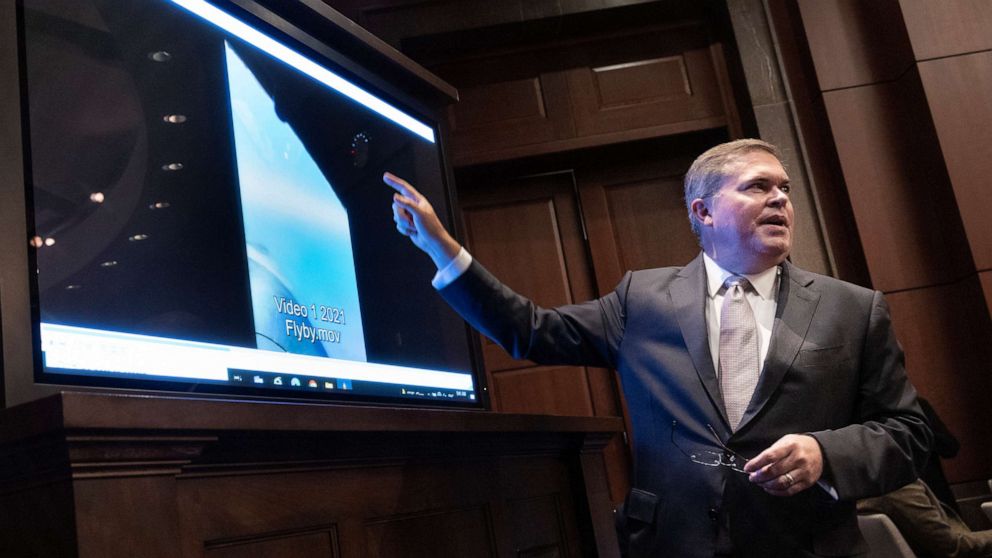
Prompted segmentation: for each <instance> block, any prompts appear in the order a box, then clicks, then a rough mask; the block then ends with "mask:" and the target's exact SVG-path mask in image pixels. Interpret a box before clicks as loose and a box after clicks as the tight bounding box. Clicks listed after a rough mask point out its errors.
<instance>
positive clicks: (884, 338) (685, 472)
mask: <svg viewBox="0 0 992 558" xmlns="http://www.w3.org/2000/svg"><path fill="white" fill-rule="evenodd" d="M705 273H706V272H705V267H704V265H703V261H702V255H700V257H697V258H696V259H695V260H693V261H692V262H691V263H690V264H689V265H687V266H685V267H683V268H674V267H673V268H661V269H650V270H644V271H636V272H628V273H627V274H626V275H625V276H624V278H623V280H621V281H620V284H619V285H618V286H617V288H616V289H615V290H614V291H613V292H611V293H610V294H608V295H606V296H604V297H602V298H600V299H598V300H594V301H590V302H586V303H582V304H574V305H568V306H564V307H559V308H556V309H550V310H549V309H543V308H540V307H537V306H536V305H534V304H533V303H532V302H531V301H529V300H527V299H526V298H524V297H521V296H519V295H517V294H516V293H514V292H513V291H511V290H510V289H509V288H507V287H505V286H504V285H502V284H501V283H499V282H498V281H497V280H496V279H495V278H494V277H493V276H492V275H491V274H489V273H488V272H487V271H486V270H485V269H484V268H483V267H482V266H481V265H480V264H479V263H478V262H474V263H473V264H472V266H471V268H470V269H469V270H468V271H466V272H465V274H463V275H462V276H460V277H459V278H458V279H456V280H455V281H454V282H452V283H451V284H450V285H448V286H446V287H445V288H443V289H442V290H441V295H442V296H443V297H444V298H445V299H446V300H447V301H448V302H449V303H450V304H451V305H452V306H453V307H454V308H455V309H456V310H457V311H458V312H459V313H460V314H461V315H462V316H463V317H465V319H466V320H467V321H468V322H469V323H471V324H472V325H473V326H475V327H476V328H477V329H479V330H480V331H481V332H482V333H483V334H485V335H487V336H488V337H490V338H491V339H493V340H494V341H496V342H497V343H499V344H500V345H501V346H503V348H505V349H506V350H507V351H508V352H510V353H511V354H513V355H514V356H515V357H517V358H527V359H531V360H533V361H536V362H539V363H548V364H550V363H559V364H576V365H579V364H582V365H591V366H603V367H613V368H616V369H617V370H618V371H619V373H620V377H621V382H622V384H623V391H624V395H625V397H626V400H627V407H628V411H629V413H630V422H631V424H632V427H633V433H632V443H633V454H634V471H633V487H634V488H633V490H632V491H631V493H630V494H629V495H628V498H627V501H626V504H625V506H624V513H625V517H624V518H623V519H625V520H626V521H625V523H626V525H627V530H628V532H629V553H630V555H631V556H651V557H666V556H670V557H673V558H693V557H697V556H698V557H711V556H713V553H714V551H715V548H716V544H717V541H718V538H721V539H723V538H725V537H728V536H729V538H730V539H731V540H732V541H733V544H734V546H735V548H736V549H737V551H738V552H744V553H746V555H749V556H755V557H758V556H760V557H762V558H768V557H775V556H781V557H783V558H785V557H788V558H795V557H797V556H853V555H858V554H859V553H861V552H863V551H864V549H865V546H864V540H863V539H862V538H861V535H860V532H859V531H858V527H857V519H856V516H855V507H854V506H855V500H857V499H858V498H862V497H866V496H872V495H876V494H882V493H884V492H888V491H890V490H894V489H896V488H898V487H900V486H902V485H904V484H906V483H909V482H911V481H913V480H914V479H915V478H916V477H917V471H918V470H919V469H920V468H921V467H922V464H923V463H924V462H925V460H926V456H927V451H928V448H929V445H930V437H931V434H930V431H929V429H928V427H927V425H926V422H925V420H924V418H923V416H922V413H921V411H920V409H919V406H918V405H917V402H916V392H915V390H914V389H913V387H912V386H911V385H910V383H909V381H908V380H907V378H906V373H905V370H904V368H903V355H902V351H901V349H900V348H899V345H898V343H897V342H896V339H895V337H894V335H893V332H892V328H891V325H890V320H889V311H888V307H887V305H886V303H885V301H884V299H883V298H882V295H881V293H879V292H873V291H871V290H868V289H864V288H861V287H857V286H855V285H851V284H848V283H844V282H842V281H838V280H836V279H832V278H830V277H825V276H821V275H816V274H813V273H810V272H807V271H803V270H801V269H799V268H797V267H795V266H793V265H791V264H789V263H788V262H786V263H785V264H783V273H782V276H781V280H780V282H779V283H780V287H779V294H778V307H777V311H776V316H775V323H774V327H773V331H772V339H771V344H770V347H769V350H768V356H767V358H766V360H765V365H764V368H763V370H762V373H761V378H760V380H759V383H758V386H757V389H756V391H755V394H754V397H753V399H752V401H751V403H750V406H749V407H748V409H747V411H746V413H745V415H744V418H743V419H742V421H741V424H740V426H739V428H738V430H737V431H736V432H733V433H731V431H730V427H729V425H728V422H727V418H726V414H725V412H724V406H723V402H722V400H721V396H720V388H719V383H718V381H717V377H716V372H715V370H714V367H713V360H712V358H711V356H710V351H709V345H708V341H707V329H706V320H705V314H704V312H705V311H704V300H705V296H706V294H705V285H706V281H705ZM673 420H675V421H678V427H677V429H678V432H677V436H678V438H677V440H678V442H679V445H680V446H683V447H685V448H686V449H688V450H690V451H694V450H709V451H717V452H719V451H721V449H720V447H719V446H718V445H717V443H716V441H715V440H713V436H712V434H710V433H709V431H708V430H707V426H706V425H707V424H709V425H712V426H713V428H714V429H715V430H716V432H717V434H718V435H719V436H720V437H721V439H722V440H723V441H724V443H725V444H726V445H727V446H729V447H730V448H732V449H733V450H735V451H736V452H737V453H739V454H742V455H744V456H746V457H753V456H755V455H757V454H758V453H760V452H761V451H762V450H763V449H765V448H767V447H768V446H769V445H771V444H772V443H773V442H775V441H776V440H778V439H779V438H780V437H781V436H783V435H785V434H789V433H809V434H812V435H813V436H814V437H815V438H816V439H817V440H818V441H819V443H820V446H821V447H822V449H823V455H824V458H825V475H824V480H827V481H829V482H830V483H832V485H833V486H834V487H835V488H836V490H837V493H838V495H839V500H833V499H832V498H831V497H830V496H828V495H827V493H826V492H825V491H824V490H822V489H821V488H819V487H812V488H810V489H807V490H805V491H803V492H801V493H799V494H797V495H796V496H793V497H791V498H781V497H774V496H770V495H768V494H766V493H765V492H764V491H762V490H761V489H760V488H757V487H755V486H754V485H752V484H750V483H749V482H748V481H747V477H746V476H745V475H744V474H742V473H739V472H735V471H733V470H731V469H730V468H728V467H708V466H705V465H700V464H698V463H695V462H693V461H691V460H690V459H689V458H688V457H687V456H686V455H684V454H683V453H682V452H680V451H678V449H676V448H675V447H674V446H673V444H672V442H671V438H672V421H673Z"/></svg>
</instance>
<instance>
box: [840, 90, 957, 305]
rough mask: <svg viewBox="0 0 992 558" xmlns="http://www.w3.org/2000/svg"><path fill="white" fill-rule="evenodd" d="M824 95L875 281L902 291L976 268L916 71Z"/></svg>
mask: <svg viewBox="0 0 992 558" xmlns="http://www.w3.org/2000/svg"><path fill="white" fill-rule="evenodd" d="M823 97H824V102H825V104H826V109H827V114H828V116H829V119H830V126H831V128H832V131H833V136H834V141H835V144H836V147H837V154H838V157H839V159H840V166H841V169H842V171H843V175H844V181H845V183H846V185H847V190H848V194H849V197H850V200H851V206H852V209H853V212H854V216H855V219H856V221H857V226H858V233H859V235H860V238H861V244H862V246H863V247H864V252H865V257H866V259H867V262H868V269H869V272H870V274H871V278H872V282H873V284H874V286H875V288H877V289H879V290H882V291H885V292H889V291H897V290H903V289H908V288H914V287H921V286H927V285H933V284H935V283H947V282H950V281H954V280H957V279H960V278H962V277H964V276H966V275H969V274H970V273H972V272H973V269H974V268H973V264H972V262H971V257H970V254H969V252H968V246H967V241H966V238H965V236H964V230H963V226H962V224H961V217H960V216H959V214H958V211H957V206H956V204H955V202H954V196H953V191H952V189H951V187H950V184H949V180H948V177H947V173H946V169H945V167H944V164H943V161H942V160H941V157H940V152H939V148H938V144H937V139H936V135H935V132H934V130H933V125H932V122H930V120H929V119H928V118H927V117H926V116H925V115H926V103H925V99H923V97H922V91H921V86H920V85H919V78H918V76H917V74H916V72H910V73H908V74H907V75H906V76H904V77H903V78H902V79H900V80H899V81H896V82H892V83H882V84H876V85H871V86H865V87H857V88H850V89H843V90H838V91H828V92H825V93H824V95H823Z"/></svg>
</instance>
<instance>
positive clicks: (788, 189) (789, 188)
mask: <svg viewBox="0 0 992 558" xmlns="http://www.w3.org/2000/svg"><path fill="white" fill-rule="evenodd" d="M778 189H779V190H782V193H783V194H788V193H789V192H791V191H792V186H789V185H788V184H783V185H781V186H779V187H778Z"/></svg>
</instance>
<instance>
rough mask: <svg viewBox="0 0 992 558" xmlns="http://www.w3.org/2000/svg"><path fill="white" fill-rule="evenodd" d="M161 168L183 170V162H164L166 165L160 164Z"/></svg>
mask: <svg viewBox="0 0 992 558" xmlns="http://www.w3.org/2000/svg"><path fill="white" fill-rule="evenodd" d="M162 170H164V171H178V170H183V164H182V163H169V164H166V165H162Z"/></svg>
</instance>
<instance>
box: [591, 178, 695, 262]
mask: <svg viewBox="0 0 992 558" xmlns="http://www.w3.org/2000/svg"><path fill="white" fill-rule="evenodd" d="M682 192H683V190H682V179H681V177H680V176H669V177H660V178H658V179H655V180H647V181H637V182H630V183H620V184H611V185H609V186H607V187H606V188H605V193H606V203H607V207H608V210H609V216H610V223H611V224H612V225H613V237H614V238H615V239H616V244H617V249H618V251H619V254H620V266H621V268H622V269H625V270H627V269H630V270H634V269H648V268H652V267H663V266H666V265H683V264H685V263H686V262H688V261H689V260H691V259H692V258H694V257H695V256H696V255H697V254H698V253H699V243H698V242H697V240H696V237H695V235H693V234H692V230H691V229H690V228H689V218H688V215H687V214H686V209H685V202H684V201H683V200H684V198H683V193H682Z"/></svg>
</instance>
